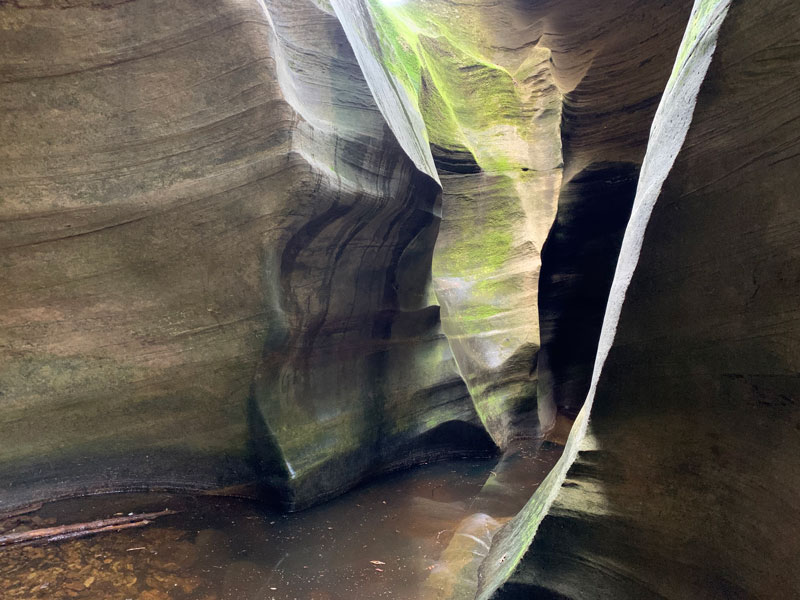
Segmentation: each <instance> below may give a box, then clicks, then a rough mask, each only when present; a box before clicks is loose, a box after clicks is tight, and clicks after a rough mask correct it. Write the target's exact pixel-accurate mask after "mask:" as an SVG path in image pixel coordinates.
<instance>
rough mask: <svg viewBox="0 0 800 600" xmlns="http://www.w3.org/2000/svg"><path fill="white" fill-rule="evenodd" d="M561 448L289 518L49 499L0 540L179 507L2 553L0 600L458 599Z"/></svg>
mask: <svg viewBox="0 0 800 600" xmlns="http://www.w3.org/2000/svg"><path fill="white" fill-rule="evenodd" d="M537 446H538V445H537ZM560 452H561V448H560V447H559V446H556V445H553V444H545V445H544V446H538V447H531V448H528V449H524V448H521V449H517V450H515V451H514V452H511V453H508V454H507V455H505V456H504V457H503V459H501V460H500V461H499V462H498V461H497V460H493V461H491V460H473V461H469V460H463V461H451V462H444V463H438V464H433V465H427V466H424V467H421V468H417V469H414V470H411V471H407V472H403V473H397V474H393V475H388V476H384V477H381V478H379V479H376V480H373V481H371V482H368V483H367V484H364V485H362V486H361V487H359V488H357V489H355V490H353V491H352V492H349V493H348V494H345V495H343V496H341V497H339V498H337V499H335V500H333V501H330V502H328V503H326V504H324V505H322V506H318V507H316V508H313V509H310V510H306V511H303V512H300V513H295V514H290V515H283V514H280V513H277V512H274V511H272V510H270V509H267V508H265V507H264V506H263V505H261V504H258V503H256V502H252V501H248V500H242V499H231V498H221V497H213V496H200V497H188V496H176V495H166V494H115V495H105V496H94V497H88V498H78V499H73V500H64V501H59V502H53V503H50V504H47V505H45V506H44V507H42V508H41V509H40V510H38V511H36V512H35V513H30V514H28V515H24V516H21V517H17V518H16V519H10V520H7V521H6V522H5V529H6V532H8V530H9V529H10V528H12V527H15V528H16V530H24V529H26V528H38V527H43V526H48V525H52V524H66V523H75V522H84V521H90V520H93V519H98V518H106V517H110V516H112V515H114V514H119V513H123V514H128V513H130V512H134V513H139V512H148V511H158V510H163V509H165V508H168V509H172V510H176V511H179V513H178V514H175V515H168V516H165V517H161V518H159V519H158V520H156V521H155V522H153V523H152V524H150V525H148V526H146V527H143V528H139V529H128V530H124V531H118V532H111V533H104V534H98V535H95V536H92V537H86V538H81V539H76V540H69V541H63V542H56V543H49V544H46V545H38V546H26V547H20V546H11V547H6V548H0V598H3V599H4V600H5V599H8V600H11V599H28V598H31V599H33V598H36V599H44V598H47V599H60V598H84V599H93V600H95V599H100V600H104V599H109V600H110V599H115V600H116V599H120V600H125V599H131V600H134V599H136V600H167V599H171V600H188V599H192V600H223V599H224V600H270V599H275V600H291V599H302V600H333V599H336V600H339V599H347V600H353V599H372V598H396V599H398V600H421V599H426V598H430V599H433V598H457V597H459V595H463V594H465V593H466V594H467V595H468V590H469V588H470V587H471V586H472V585H474V577H475V574H476V568H477V565H478V564H479V562H480V559H481V558H482V556H483V554H484V553H485V551H486V550H488V544H489V543H490V540H491V536H492V534H493V533H494V531H496V529H497V528H498V527H500V526H501V525H502V523H504V522H505V521H506V520H507V519H508V518H509V517H510V516H512V515H513V514H514V513H515V512H516V511H518V510H519V509H520V508H521V507H522V505H523V504H524V503H525V501H526V500H527V499H528V498H529V497H530V494H531V493H532V492H533V490H534V489H535V488H536V486H537V485H538V484H539V483H540V482H541V480H542V479H543V478H544V476H545V475H546V474H547V472H548V471H549V470H550V468H551V467H552V465H553V464H554V463H555V461H556V460H557V459H558V456H559V455H560ZM465 590H466V591H465Z"/></svg>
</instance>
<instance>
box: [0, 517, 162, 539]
mask: <svg viewBox="0 0 800 600" xmlns="http://www.w3.org/2000/svg"><path fill="white" fill-rule="evenodd" d="M174 514H175V511H173V510H162V511H160V512H153V513H142V514H138V515H127V516H124V517H113V518H111V519H100V520H98V521H89V522H88V523H74V524H72V525H59V526H58V527H45V528H44V529H33V530H31V531H22V532H19V533H9V534H7V535H2V536H0V547H2V546H11V545H12V544H30V543H33V542H39V541H42V542H56V541H61V540H68V539H73V538H77V537H83V536H86V535H94V534H95V533H104V532H106V531H119V530H120V529H130V528H131V527H144V526H145V525H148V524H150V523H152V522H153V521H154V520H155V519H157V518H158V517H164V516H166V515H174Z"/></svg>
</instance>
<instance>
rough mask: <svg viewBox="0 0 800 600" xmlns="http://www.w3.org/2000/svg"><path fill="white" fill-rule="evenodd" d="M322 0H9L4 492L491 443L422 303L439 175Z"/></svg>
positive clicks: (342, 469) (296, 497)
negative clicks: (377, 93) (19, 1)
mask: <svg viewBox="0 0 800 600" xmlns="http://www.w3.org/2000/svg"><path fill="white" fill-rule="evenodd" d="M326 10H329V9H323V8H320V7H318V6H315V5H314V4H311V3H309V2H299V3H298V2H294V1H293V2H281V1H276V2H270V3H269V4H266V5H265V4H263V3H260V2H255V1H254V2H238V1H236V2H234V1H226V2H219V3H213V4H208V3H197V2H191V1H188V0H187V1H185V2H183V1H179V2H170V3H167V4H165V3H160V2H150V1H149V0H137V1H136V2H126V3H119V4H114V3H104V4H102V5H99V4H97V3H93V2H84V3H81V2H78V3H72V4H71V5H70V6H68V7H56V6H52V5H50V4H49V3H41V5H37V4H35V3H30V4H26V5H25V6H24V7H17V6H16V5H13V4H6V5H4V6H2V7H0V27H1V28H2V32H1V33H2V35H0V43H2V49H3V52H2V59H0V104H2V107H3V119H2V121H1V122H0V123H1V124H0V138H2V139H3V140H4V143H3V145H2V149H0V153H2V159H0V188H2V194H1V195H2V202H0V214H1V216H0V219H2V226H1V227H0V245H2V254H1V256H2V258H1V259H0V260H1V263H0V315H2V317H0V318H1V319H2V321H1V325H2V328H1V329H0V353H2V360H1V361H0V392H1V393H2V399H0V402H2V405H1V406H2V410H0V439H2V444H1V445H0V482H2V494H0V509H2V508H8V507H10V506H13V505H15V504H18V503H22V502H26V501H31V500H34V499H37V498H41V497H53V496H58V495H69V494H75V493H85V492H96V491H102V490H117V489H133V488H170V489H176V488H178V489H180V488H189V489H198V488H200V489H202V488H208V487H214V488H217V487H223V486H228V485H235V484H240V483H249V482H254V481H261V482H266V484H267V485H266V496H267V497H268V498H275V497H276V495H277V496H278V497H280V499H281V500H282V501H283V502H284V503H285V505H286V506H288V507H298V506H302V505H304V504H308V503H309V502H312V501H317V500H319V499H322V498H324V497H326V496H328V495H330V494H333V493H336V492H338V491H341V490H342V489H344V488H345V487H347V486H349V485H352V484H353V483H354V482H356V481H358V480H359V479H360V478H362V477H363V476H365V475H366V474H369V473H371V472H374V471H376V470H378V469H385V468H390V467H397V466H401V465H405V464H410V463H413V462H414V461H417V460H422V459H428V458H432V457H436V456H441V455H443V454H448V453H453V452H455V453H461V452H473V451H475V449H476V448H477V450H478V451H479V452H483V451H490V450H491V449H492V448H493V444H492V442H491V441H490V440H489V438H488V436H486V435H485V434H483V433H482V426H481V423H480V420H479V418H478V415H477V414H476V412H475V410H474V408H473V405H472V402H471V400H470V398H469V394H468V392H467V390H466V387H465V386H464V384H463V382H462V380H461V378H460V377H459V375H458V372H457V369H456V366H455V364H454V362H453V359H452V355H451V352H450V349H449V346H448V344H447V341H446V339H445V338H444V337H443V335H442V333H441V330H440V325H439V308H438V306H437V305H436V304H435V302H433V301H432V300H431V298H432V294H431V293H430V264H431V260H432V251H433V243H434V240H435V237H436V230H437V228H438V218H437V217H436V214H435V213H436V212H437V210H438V208H437V195H438V193H439V188H438V186H437V185H436V183H435V180H433V179H432V178H431V177H429V176H428V175H425V174H424V173H422V172H421V171H420V170H419V169H417V168H415V165H414V163H413V161H412V160H410V159H409V158H407V155H406V153H404V152H403V151H402V149H401V147H400V146H399V145H398V142H397V141H396V138H395V136H394V134H393V133H392V131H391V130H390V129H389V128H388V127H387V125H386V122H385V120H384V118H383V116H382V114H381V113H380V111H379V110H378V107H377V106H376V104H375V102H374V100H373V96H372V93H371V91H370V89H369V87H368V85H367V83H366V82H365V80H364V78H363V77H362V76H361V72H360V69H359V66H358V63H357V61H356V58H355V56H354V55H353V52H352V50H351V48H350V45H349V44H348V41H347V39H346V36H345V34H344V32H343V30H342V27H341V25H340V23H339V22H338V20H337V19H336V18H335V17H334V16H333V15H332V14H330V12H326Z"/></svg>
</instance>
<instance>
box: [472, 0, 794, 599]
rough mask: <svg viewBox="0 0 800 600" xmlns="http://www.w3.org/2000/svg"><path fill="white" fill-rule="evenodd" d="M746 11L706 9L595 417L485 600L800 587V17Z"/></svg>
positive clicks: (684, 52)
mask: <svg viewBox="0 0 800 600" xmlns="http://www.w3.org/2000/svg"><path fill="white" fill-rule="evenodd" d="M727 8H728V3H727V2H725V1H718V2H713V1H711V2H707V1H703V2H698V3H697V5H696V8H695V10H696V12H695V16H694V18H693V20H692V22H691V23H690V25H689V27H688V29H687V33H686V37H685V40H684V44H683V45H682V47H681V49H680V51H679V52H678V57H677V63H676V67H675V70H674V72H673V77H672V79H671V81H670V84H669V86H668V88H667V91H666V93H665V96H664V99H663V101H662V106H661V108H660V110H659V114H658V115H657V116H656V118H655V121H654V123H653V129H652V133H651V140H650V145H649V148H648V152H647V157H646V159H645V163H644V166H643V168H642V174H641V179H640V182H639V189H638V193H637V199H636V204H635V206H634V212H633V216H632V218H631V224H630V225H629V227H628V230H627V232H626V239H625V242H624V244H623V248H622V252H621V255H620V262H619V267H618V269H617V274H616V277H615V281H614V286H613V287H612V291H611V297H610V299H609V310H608V312H607V313H606V321H605V323H604V330H603V338H601V341H600V344H599V346H600V350H599V354H598V363H597V368H596V370H595V373H594V382H595V384H596V393H595V388H594V387H593V389H592V391H591V392H590V394H589V400H592V399H593V400H594V401H593V405H592V406H591V414H589V413H588V409H589V406H587V407H586V408H585V412H584V413H582V414H581V415H580V416H579V419H578V425H579V426H578V427H577V428H576V430H574V431H573V434H572V438H571V440H570V443H569V445H568V451H567V453H566V454H565V460H564V462H563V463H562V465H560V467H557V469H556V472H555V473H554V475H553V476H552V478H551V480H550V481H549V482H548V483H546V484H545V485H543V486H542V487H541V488H540V489H539V492H537V493H536V495H535V496H534V498H533V499H532V500H531V502H530V503H529V505H528V507H527V508H526V509H525V510H524V511H523V512H522V513H521V514H520V515H519V516H518V517H517V518H516V519H515V520H513V521H512V522H511V524H510V525H509V526H508V527H507V528H506V529H505V530H503V531H502V532H501V533H499V534H498V535H497V536H496V537H495V540H494V545H493V548H492V551H491V553H490V554H489V557H488V558H487V561H486V562H485V563H484V564H483V567H482V586H483V587H482V589H481V594H480V597H482V598H483V597H489V596H490V595H492V591H493V589H494V588H495V586H497V585H498V584H500V582H501V581H502V580H503V579H504V578H505V577H506V576H508V575H509V574H510V579H509V580H508V581H507V582H506V583H505V584H504V585H502V587H500V588H499V590H497V591H496V592H495V593H494V595H493V596H492V597H495V598H529V597H542V598H592V599H604V598H608V599H612V598H613V599H618V598H637V599H639V598H674V599H676V600H677V599H683V598H795V597H797V596H798V594H800V578H798V573H800V559H799V558H798V557H800V546H798V544H799V542H798V535H797V532H798V531H800V502H798V498H800V494H799V492H800V458H798V457H800V435H798V428H800V424H799V423H800V413H798V408H797V406H798V397H800V387H799V386H798V376H797V374H798V371H799V369H798V366H799V365H798V357H800V345H798V339H800V335H799V334H800V325H798V324H800V313H799V312H798V310H799V307H798V302H797V298H798V293H799V292H800V273H799V272H798V265H800V260H798V259H800V255H799V254H798V248H800V237H799V236H800V228H799V227H798V225H800V222H799V221H800V203H798V202H797V196H796V189H797V187H798V184H800V180H799V179H798V177H799V175H798V173H799V171H798V169H797V149H798V140H800V129H799V128H798V125H797V123H798V117H800V114H799V113H798V106H800V105H799V104H798V99H799V98H800V86H799V85H798V81H797V78H796V73H797V72H798V68H800V52H798V48H800V44H798V41H800V40H798V16H797V13H796V6H795V5H794V3H792V2H788V1H775V2H770V3H767V4H763V3H753V2H739V3H737V2H733V3H731V4H730V12H729V14H728V16H727V18H726V19H725V20H724V21H723V17H724V14H725V10H726V9H727ZM720 24H721V26H720ZM718 28H719V38H718V41H717V48H716V53H715V54H714V55H713V61H711V55H712V52H713V49H714V42H715V39H716V33H717V29H718ZM709 62H710V68H709V69H708V73H707V74H705V70H706V65H707V64H708V63H709ZM698 89H699V95H698V96H697V104H696V108H695V107H693V97H694V96H695V94H696V93H697V91H698ZM693 108H694V112H693ZM692 112H693V114H692ZM690 122H691V124H690ZM687 131H688V133H687V134H686V137H685V140H684V139H683V132H687ZM673 160H674V165H673ZM670 167H671V168H670ZM651 209H652V215H650V210H651ZM645 229H646V231H645ZM640 250H641V254H640ZM637 262H638V264H637ZM631 276H632V279H631ZM628 282H630V286H629V287H628ZM626 291H627V293H626ZM623 300H624V304H623ZM609 349H610V352H609ZM606 354H607V359H606ZM587 420H588V431H587V433H586V435H585V437H584V436H583V431H584V429H585V428H586V422H587ZM570 450H573V451H574V450H579V453H578V454H577V459H576V460H575V462H574V463H573V464H572V465H571V467H570V460H571V458H572V457H573V456H574V452H572V451H570ZM567 469H568V471H567ZM565 475H566V479H565V480H564V479H563V477H564V476H565ZM562 481H563V483H562ZM553 494H555V496H554V497H553ZM551 500H554V502H553V504H552V506H549V502H550V501H551ZM545 512H547V516H544V514H545ZM543 517H544V518H543ZM537 527H538V531H537V532H536V535H535V537H534V538H533V543H532V545H531V546H530V547H529V548H527V550H526V545H527V541H526V540H530V538H531V536H532V534H533V532H534V531H535V529H536V528H537ZM521 554H524V556H523V557H522V559H521V562H519V563H517V560H518V558H519V557H520V555H521Z"/></svg>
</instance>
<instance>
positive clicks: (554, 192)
mask: <svg viewBox="0 0 800 600" xmlns="http://www.w3.org/2000/svg"><path fill="white" fill-rule="evenodd" d="M368 7H369V10H370V14H371V16H372V21H373V23H374V27H375V30H376V32H377V35H378V37H379V40H380V44H379V47H378V48H374V49H373V52H374V54H375V56H377V57H378V58H379V60H380V62H381V63H382V64H383V65H384V66H385V70H386V71H387V74H388V77H389V78H391V79H392V80H393V82H394V84H395V86H396V87H399V88H401V89H402V91H403V93H404V94H405V95H407V96H408V98H409V99H410V103H411V104H412V107H411V109H413V110H416V111H418V112H419V114H421V115H422V118H423V120H424V123H425V132H426V134H427V139H428V141H429V142H430V145H431V149H432V154H433V159H434V162H435V163H436V165H437V167H438V171H439V178H440V181H441V184H442V208H441V210H442V223H441V226H440V229H439V237H438V238H437V242H436V247H435V254H434V260H433V276H434V278H433V282H434V290H435V292H436V297H437V299H438V301H439V303H440V305H441V307H442V326H443V330H444V332H445V335H446V336H447V339H448V341H449V343H450V346H451V348H452V349H453V354H454V356H455V359H456V362H457V365H458V368H459V372H460V373H461V375H462V377H463V378H464V380H465V381H466V383H467V386H468V388H469V391H470V394H471V396H472V399H473V402H474V404H475V408H476V410H477V412H478V414H479V415H480V417H481V420H482V422H483V424H484V425H485V426H486V428H487V430H488V431H489V432H490V433H491V434H492V436H493V438H494V440H495V441H496V442H497V443H498V444H499V445H501V446H503V445H505V444H506V443H507V442H508V441H509V439H511V438H512V437H513V436H515V435H518V434H520V432H521V428H518V427H517V425H518V424H519V422H520V421H522V420H525V423H526V427H525V429H526V431H527V432H528V434H530V433H531V432H532V431H534V430H535V429H536V425H537V419H536V402H535V395H536V376H535V373H534V372H533V371H532V368H531V367H532V365H533V364H534V359H535V355H536V352H537V350H538V348H539V327H538V310H537V288H538V274H539V270H540V266H541V259H540V256H541V249H542V246H543V244H544V241H545V239H546V237H547V234H548V231H549V230H550V226H551V224H552V222H553V218H554V216H555V210H556V203H557V197H558V192H559V188H560V185H561V176H562V162H563V161H562V156H561V137H560V131H561V128H560V124H561V106H562V95H561V92H560V91H559V89H558V87H557V86H556V84H555V82H554V79H553V74H552V72H551V69H550V51H549V49H547V48H546V47H540V46H537V45H534V46H530V45H527V46H526V47H525V49H524V51H523V50H520V51H517V52H498V51H497V50H495V49H494V48H496V46H498V45H499V40H500V36H499V35H498V32H497V31H495V28H496V26H497V23H496V15H494V16H493V15H492V13H491V10H490V9H489V8H488V7H486V6H481V5H474V6H466V5H458V6H457V5H452V4H449V3H443V2H435V1H430V2H427V1H418V2H409V3H402V4H397V5H386V4H383V3H381V2H379V0H371V1H370V2H369V4H368ZM526 417H527V419H526ZM531 418H533V420H532V421H531ZM543 425H544V427H547V426H548V425H549V423H543Z"/></svg>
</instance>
